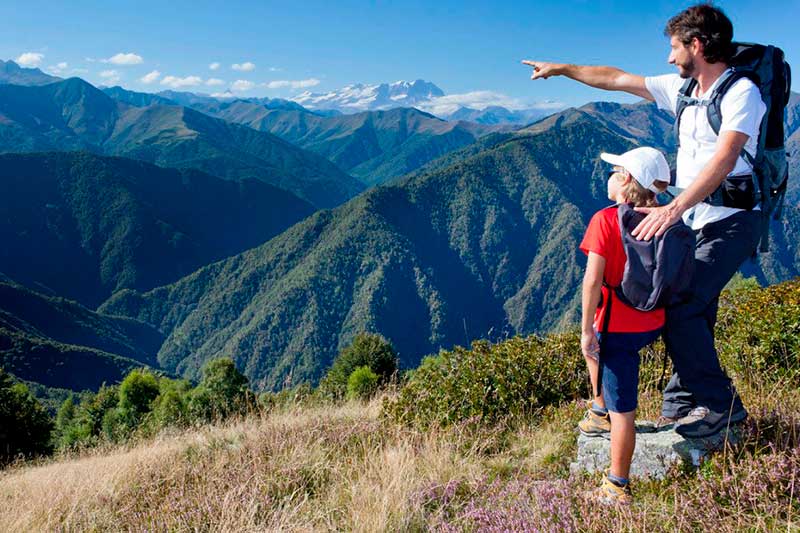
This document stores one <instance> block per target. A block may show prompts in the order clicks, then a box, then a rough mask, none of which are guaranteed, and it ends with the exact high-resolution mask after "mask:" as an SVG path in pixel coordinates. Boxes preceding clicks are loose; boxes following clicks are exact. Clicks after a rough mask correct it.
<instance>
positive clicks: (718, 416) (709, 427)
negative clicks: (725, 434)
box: [675, 406, 747, 439]
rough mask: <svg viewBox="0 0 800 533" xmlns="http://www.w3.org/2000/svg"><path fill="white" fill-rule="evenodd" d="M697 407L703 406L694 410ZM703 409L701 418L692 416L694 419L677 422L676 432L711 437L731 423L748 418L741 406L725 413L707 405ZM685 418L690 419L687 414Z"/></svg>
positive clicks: (695, 436)
mask: <svg viewBox="0 0 800 533" xmlns="http://www.w3.org/2000/svg"><path fill="white" fill-rule="evenodd" d="M696 409H701V408H699V407H698V408H695V409H693V410H692V411H695V410H696ZM702 409H704V410H705V414H703V416H702V417H701V418H695V417H692V420H690V421H688V422H686V423H680V424H677V425H676V427H675V432H676V433H677V434H678V435H680V436H681V437H685V438H687V439H700V438H705V437H711V436H712V435H716V434H717V433H719V432H720V431H722V430H723V429H725V428H726V427H728V425H729V424H730V425H732V424H736V423H738V422H742V421H743V420H744V419H745V418H747V411H746V410H745V408H744V407H741V406H740V407H739V408H738V409H736V410H735V411H733V412H730V411H725V412H723V413H716V412H714V411H712V410H710V409H706V408H705V407H703V408H702ZM685 418H687V419H688V418H689V417H688V416H687V417H685Z"/></svg>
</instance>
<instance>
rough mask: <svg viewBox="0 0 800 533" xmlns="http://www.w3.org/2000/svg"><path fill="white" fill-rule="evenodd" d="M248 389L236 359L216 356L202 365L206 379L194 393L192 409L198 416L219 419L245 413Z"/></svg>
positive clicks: (191, 398)
mask: <svg viewBox="0 0 800 533" xmlns="http://www.w3.org/2000/svg"><path fill="white" fill-rule="evenodd" d="M248 392H249V391H248V388H247V378H246V377H245V376H244V375H243V374H242V373H241V372H239V371H238V370H237V369H236V365H235V364H234V363H233V360H231V359H229V358H224V357H223V358H220V359H214V360H213V361H209V362H208V363H206V365H205V366H204V367H203V379H202V380H201V381H200V384H199V385H197V387H195V388H194V390H192V392H191V395H190V399H189V410H190V412H191V413H192V415H193V416H195V417H197V418H199V419H202V420H206V421H211V420H219V419H222V418H225V417H227V416H230V415H232V414H235V413H241V412H244V409H245V407H246V405H247V394H248Z"/></svg>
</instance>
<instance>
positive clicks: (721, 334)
mask: <svg viewBox="0 0 800 533" xmlns="http://www.w3.org/2000/svg"><path fill="white" fill-rule="evenodd" d="M716 339H717V349H718V351H719V354H720V360H721V362H722V363H723V365H724V366H725V367H726V368H729V369H732V370H734V371H735V372H736V373H737V374H739V375H741V376H743V377H745V378H746V379H750V380H753V381H756V380H765V382H767V383H768V382H771V381H774V380H778V379H790V380H798V379H800V360H798V354H800V280H796V281H791V282H786V283H781V284H779V285H773V286H771V287H766V288H764V289H761V288H759V287H758V285H757V284H753V283H752V282H747V283H740V284H738V285H736V286H735V287H734V290H729V291H725V292H723V293H722V297H721V298H720V309H719V314H718V319H717V333H716Z"/></svg>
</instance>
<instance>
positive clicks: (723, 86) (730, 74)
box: [707, 67, 753, 157]
mask: <svg viewBox="0 0 800 533" xmlns="http://www.w3.org/2000/svg"><path fill="white" fill-rule="evenodd" d="M752 76H753V74H752V73H751V72H748V71H744V70H741V69H738V68H737V67H731V68H730V69H729V70H728V71H727V72H725V74H723V75H722V79H721V80H720V81H719V83H718V84H717V86H716V87H715V88H714V92H712V93H711V98H709V103H708V108H707V116H708V124H709V125H710V126H711V129H712V130H714V133H715V134H716V135H719V129H720V128H721V127H722V98H723V97H724V96H725V94H726V93H727V92H728V90H729V89H730V88H731V87H733V84H734V83H736V82H737V81H739V80H740V79H742V78H750V79H752ZM749 155H750V154H748V156H749ZM745 157H747V156H745Z"/></svg>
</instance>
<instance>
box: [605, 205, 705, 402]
mask: <svg viewBox="0 0 800 533" xmlns="http://www.w3.org/2000/svg"><path fill="white" fill-rule="evenodd" d="M644 217H645V214H644V213H639V212H638V211H635V210H634V208H633V206H632V205H631V204H620V205H619V206H618V207H617V219H618V220H619V232H620V235H621V237H622V247H623V248H624V249H625V255H626V257H627V259H626V261H625V269H624V271H623V275H622V282H621V283H620V284H619V285H618V286H616V287H615V286H611V285H609V284H608V283H606V282H603V284H604V285H605V286H606V287H607V288H608V289H609V290H608V304H607V307H606V312H605V316H604V317H603V326H602V331H601V333H602V336H601V342H600V360H599V362H598V363H599V372H598V376H599V377H598V387H597V388H598V391H597V394H598V395H599V394H600V391H599V389H600V388H601V386H600V385H601V383H602V376H603V364H602V360H603V342H602V339H603V337H605V336H606V334H607V333H608V326H609V324H610V322H611V308H612V303H613V301H614V300H615V299H617V300H620V301H621V302H623V303H625V304H627V305H628V306H630V307H633V308H634V309H638V310H639V311H652V310H654V309H658V308H663V307H667V306H670V305H674V304H678V303H681V302H684V301H686V300H688V299H689V298H690V297H691V295H692V291H693V287H692V283H693V279H694V270H695V264H694V251H695V245H696V240H695V233H694V231H692V229H691V228H690V227H689V226H687V225H686V224H684V223H683V221H682V220H681V221H678V222H677V223H675V224H673V225H672V226H670V227H669V228H667V230H666V231H665V232H664V234H663V235H661V236H658V237H653V238H652V239H650V240H649V241H640V240H637V239H636V237H634V236H633V235H632V234H631V232H632V231H633V230H634V229H635V228H636V226H638V225H639V223H640V222H641V221H642V219H644Z"/></svg>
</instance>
